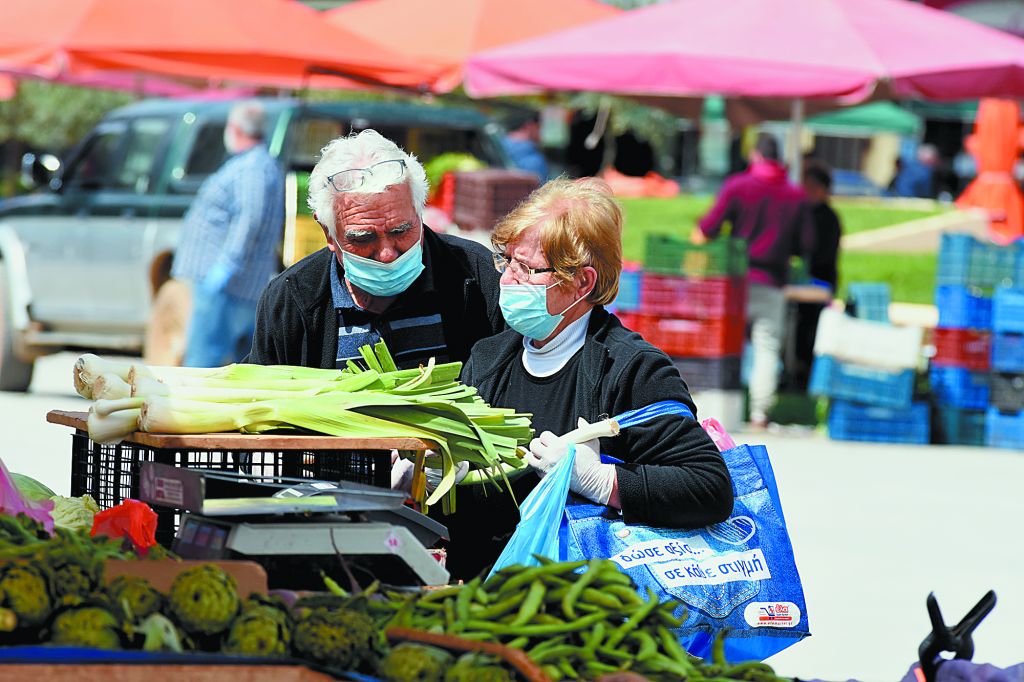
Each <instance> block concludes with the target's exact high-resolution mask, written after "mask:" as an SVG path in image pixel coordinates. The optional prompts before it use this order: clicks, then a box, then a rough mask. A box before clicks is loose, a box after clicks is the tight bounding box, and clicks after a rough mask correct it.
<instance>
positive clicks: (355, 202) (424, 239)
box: [248, 130, 504, 368]
mask: <svg viewBox="0 0 1024 682" xmlns="http://www.w3.org/2000/svg"><path fill="white" fill-rule="evenodd" d="M427 190H428V187H427V179H426V174H425V173H424V172H423V167H422V166H421V165H420V163H419V162H418V161H417V160H416V158H415V157H414V156H412V155H411V154H407V153H405V152H404V151H403V150H402V149H401V148H399V147H398V145H396V144H395V143H394V142H392V141H391V140H388V139H386V138H385V137H383V136H382V135H380V133H378V132H376V131H374V130H364V131H362V132H361V133H359V134H358V135H352V136H349V137H341V138H338V139H336V140H334V141H332V142H331V143H330V144H328V145H327V146H326V147H324V149H323V152H322V154H321V158H320V161H319V162H318V163H317V165H316V167H315V168H314V169H313V172H312V174H311V175H310V178H309V198H308V202H309V207H310V209H311V210H312V211H313V215H314V218H316V220H317V222H318V223H320V226H321V227H322V228H323V231H324V237H325V238H326V240H327V246H326V248H324V249H321V250H320V251H318V252H316V253H314V254H312V255H310V256H307V257H306V258H304V259H302V260H301V261H299V262H298V263H296V264H295V265H293V266H292V267H290V268H288V269H287V270H285V271H284V272H283V273H281V274H280V275H278V276H277V277H276V278H275V279H274V280H273V281H272V282H271V283H270V285H269V286H268V287H267V289H266V290H265V291H264V292H263V295H262V297H261V298H260V302H259V306H258V308H257V319H256V333H255V335H254V338H253V346H252V352H251V353H250V355H249V359H248V361H249V362H255V363H260V364H289V365H302V366H306V367H323V368H334V367H344V366H345V364H346V362H347V361H348V360H350V359H355V358H358V357H359V347H360V346H362V345H365V344H367V343H375V342H377V341H379V340H381V339H383V340H384V341H385V342H387V344H388V348H389V349H390V350H391V354H392V355H393V356H394V359H395V363H396V364H397V365H398V366H399V367H400V368H407V367H416V366H418V365H420V364H423V363H426V362H427V361H428V360H429V359H430V358H431V357H433V358H436V360H437V361H438V362H445V361H455V360H459V361H463V360H466V358H468V357H469V351H470V349H471V348H472V347H473V344H474V343H476V342H477V341H478V340H480V339H482V338H485V337H488V336H491V335H493V334H495V333H497V332H498V331H501V330H502V329H503V328H504V322H503V319H502V316H501V311H500V309H499V308H498V273H497V272H496V271H495V270H494V265H493V261H492V257H491V254H490V252H489V251H488V250H487V249H486V248H485V247H483V246H481V245H479V244H476V243H473V242H470V241H467V240H465V239H460V238H458V237H453V236H450V235H438V234H436V233H434V232H433V231H431V230H430V228H428V227H427V226H426V225H424V224H423V222H422V215H423V207H424V205H425V203H426V199H427Z"/></svg>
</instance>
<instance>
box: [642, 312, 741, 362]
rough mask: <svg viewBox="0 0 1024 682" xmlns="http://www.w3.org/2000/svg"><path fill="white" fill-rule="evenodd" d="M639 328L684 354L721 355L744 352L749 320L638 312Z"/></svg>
mask: <svg viewBox="0 0 1024 682" xmlns="http://www.w3.org/2000/svg"><path fill="white" fill-rule="evenodd" d="M637 321H638V323H639V326H640V329H637V330H636V331H638V332H640V334H641V335H642V336H643V337H644V338H645V339H647V341H648V342H649V343H651V344H652V345H654V346H657V347H658V348H660V349H661V350H663V351H665V353H667V354H668V355H672V356H675V357H680V358H720V357H723V356H726V355H740V354H741V353H742V352H743V337H744V333H745V331H746V329H745V327H746V322H745V320H744V319H743V318H742V317H740V318H724V319H719V320H680V319H676V318H672V317H658V316H655V315H642V314H641V315H637Z"/></svg>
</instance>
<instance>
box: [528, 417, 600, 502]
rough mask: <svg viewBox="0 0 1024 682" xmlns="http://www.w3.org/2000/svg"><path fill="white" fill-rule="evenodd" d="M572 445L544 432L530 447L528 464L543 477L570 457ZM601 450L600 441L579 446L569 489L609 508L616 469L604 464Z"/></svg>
mask: <svg viewBox="0 0 1024 682" xmlns="http://www.w3.org/2000/svg"><path fill="white" fill-rule="evenodd" d="M580 425H581V426H583V425H586V421H584V420H583V419H580ZM569 445H570V443H569V441H567V440H563V439H562V438H559V437H558V436H556V435H555V434H553V433H551V432H550V431H545V432H544V433H542V434H540V437H539V438H534V439H533V441H532V442H531V443H530V452H529V453H528V454H527V455H526V462H527V464H529V465H530V466H531V467H533V468H534V469H536V470H537V473H538V474H540V475H541V476H542V477H543V476H545V475H546V474H548V473H549V472H550V471H551V470H552V469H554V468H555V467H556V466H557V465H558V463H559V462H561V461H562V458H563V457H565V456H566V454H568V452H569ZM599 450H600V445H599V441H598V439H597V438H594V439H593V440H589V441H587V442H586V443H577V444H576V463H575V465H574V466H573V470H572V479H571V481H570V482H569V489H570V490H572V491H573V492H574V493H576V494H577V495H582V496H583V497H586V498H587V499H588V500H591V501H593V502H596V503H598V504H608V503H609V500H610V499H611V497H612V492H613V491H614V489H615V487H616V475H615V465H614V464H602V463H601V455H600V452H599Z"/></svg>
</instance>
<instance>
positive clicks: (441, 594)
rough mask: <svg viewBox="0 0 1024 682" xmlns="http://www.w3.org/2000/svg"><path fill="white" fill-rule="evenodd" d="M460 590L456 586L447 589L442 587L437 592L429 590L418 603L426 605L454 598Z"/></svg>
mask: <svg viewBox="0 0 1024 682" xmlns="http://www.w3.org/2000/svg"><path fill="white" fill-rule="evenodd" d="M461 589H462V588H461V587H460V586H458V585H449V586H448V587H442V588H441V589H439V590H430V591H429V592H427V593H426V594H425V595H423V596H422V597H420V599H419V602H420V603H421V604H428V603H430V602H432V601H441V600H443V599H447V598H448V597H454V596H456V595H457V594H458V593H459V590H461Z"/></svg>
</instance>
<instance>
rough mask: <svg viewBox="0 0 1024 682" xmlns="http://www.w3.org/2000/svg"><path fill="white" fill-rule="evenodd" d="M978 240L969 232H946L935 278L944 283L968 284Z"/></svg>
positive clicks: (939, 282) (941, 283)
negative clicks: (972, 258)
mask: <svg viewBox="0 0 1024 682" xmlns="http://www.w3.org/2000/svg"><path fill="white" fill-rule="evenodd" d="M976 243H977V242H976V241H975V239H974V237H972V236H970V235H969V234H944V235H942V244H941V245H940V247H939V264H938V267H937V269H936V273H935V279H936V282H937V283H938V284H939V285H940V286H941V285H943V284H952V285H966V284H967V282H968V278H967V274H968V271H969V269H970V265H971V252H972V251H973V250H974V246H975V244H976Z"/></svg>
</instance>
